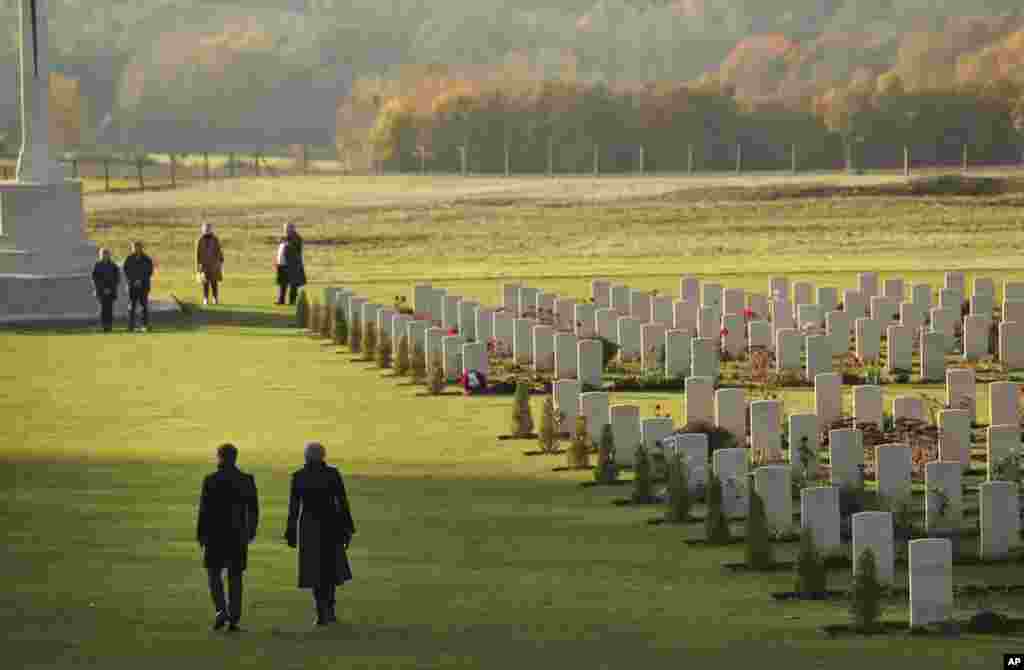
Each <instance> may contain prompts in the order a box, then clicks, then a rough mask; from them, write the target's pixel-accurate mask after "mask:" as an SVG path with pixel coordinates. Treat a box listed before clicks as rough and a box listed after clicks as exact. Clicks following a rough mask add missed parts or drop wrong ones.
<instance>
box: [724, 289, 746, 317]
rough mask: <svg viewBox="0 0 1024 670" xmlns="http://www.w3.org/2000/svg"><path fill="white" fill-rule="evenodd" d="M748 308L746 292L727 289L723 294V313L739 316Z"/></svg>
mask: <svg viewBox="0 0 1024 670" xmlns="http://www.w3.org/2000/svg"><path fill="white" fill-rule="evenodd" d="M746 307H747V300H746V292H745V291H744V290H743V289H741V288H727V289H725V290H724V291H723V292H722V313H723V314H739V315H741V316H742V314H743V310H744V309H746Z"/></svg>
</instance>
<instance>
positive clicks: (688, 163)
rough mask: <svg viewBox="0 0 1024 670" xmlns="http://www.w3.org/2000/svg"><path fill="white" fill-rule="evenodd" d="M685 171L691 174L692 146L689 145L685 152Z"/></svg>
mask: <svg viewBox="0 0 1024 670" xmlns="http://www.w3.org/2000/svg"><path fill="white" fill-rule="evenodd" d="M686 171H687V172H688V173H689V174H693V145H692V144H691V145H689V146H688V147H687V150H686Z"/></svg>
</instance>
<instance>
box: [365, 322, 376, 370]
mask: <svg viewBox="0 0 1024 670" xmlns="http://www.w3.org/2000/svg"><path fill="white" fill-rule="evenodd" d="M376 355H377V324H375V323H373V322H371V321H367V322H366V323H364V324H363V360H364V361H372V360H373V359H374V357H375V356H376Z"/></svg>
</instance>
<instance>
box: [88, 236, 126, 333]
mask: <svg viewBox="0 0 1024 670" xmlns="http://www.w3.org/2000/svg"><path fill="white" fill-rule="evenodd" d="M92 283H93V287H94V288H95V293H96V299H97V300H99V302H100V324H101V325H102V326H103V331H104V332H106V333H109V332H110V331H111V330H113V329H114V302H116V301H117V287H118V285H120V283H121V271H120V270H119V269H118V267H117V264H116V263H114V261H112V260H110V250H109V249H100V260H99V261H97V263H96V265H94V266H93V268H92Z"/></svg>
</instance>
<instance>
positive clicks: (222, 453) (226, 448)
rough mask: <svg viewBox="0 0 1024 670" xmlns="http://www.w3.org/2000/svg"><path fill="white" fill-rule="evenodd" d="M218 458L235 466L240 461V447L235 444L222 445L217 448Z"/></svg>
mask: <svg viewBox="0 0 1024 670" xmlns="http://www.w3.org/2000/svg"><path fill="white" fill-rule="evenodd" d="M217 456H219V457H220V458H221V460H223V461H224V462H225V463H227V464H228V465H234V464H235V461H237V460H238V447H236V446H235V445H233V444H222V445H220V446H219V447H217Z"/></svg>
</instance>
